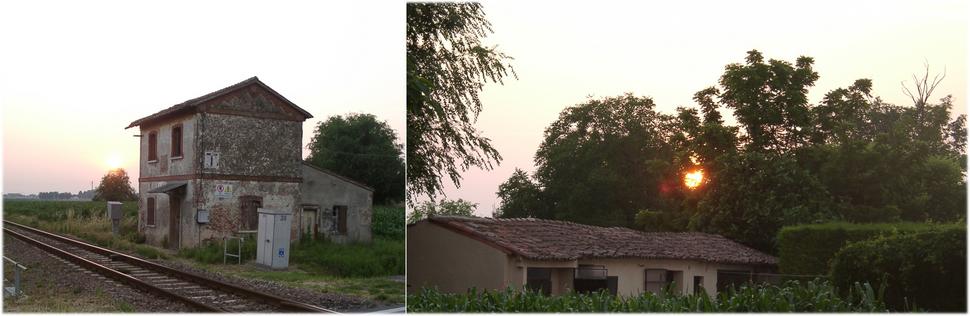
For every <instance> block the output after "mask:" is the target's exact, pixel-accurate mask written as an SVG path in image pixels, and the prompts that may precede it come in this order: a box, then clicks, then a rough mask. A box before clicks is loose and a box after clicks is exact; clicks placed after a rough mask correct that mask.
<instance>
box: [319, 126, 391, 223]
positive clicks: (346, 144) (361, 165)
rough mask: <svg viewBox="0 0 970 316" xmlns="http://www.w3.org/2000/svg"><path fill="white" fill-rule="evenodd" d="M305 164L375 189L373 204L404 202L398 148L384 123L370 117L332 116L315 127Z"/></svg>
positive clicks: (389, 129)
mask: <svg viewBox="0 0 970 316" xmlns="http://www.w3.org/2000/svg"><path fill="white" fill-rule="evenodd" d="M307 149H309V150H310V155H309V156H307V158H306V161H307V162H309V163H310V164H312V165H314V166H318V167H321V168H324V169H328V170H332V171H334V172H336V173H337V174H340V175H343V176H346V177H349V178H352V179H355V180H358V181H361V182H363V183H366V184H367V185H368V186H370V187H373V188H374V201H375V202H377V203H383V204H391V203H394V202H399V201H403V200H404V159H403V158H402V157H401V156H402V153H401V145H400V144H398V143H397V136H395V135H394V130H393V129H391V127H390V126H389V125H387V122H383V121H378V120H377V118H376V117H375V116H374V115H372V114H349V115H347V116H346V117H344V116H340V115H337V116H331V117H330V118H328V119H327V120H326V121H323V122H320V123H319V124H318V125H317V128H316V130H315V131H314V134H313V139H312V140H311V141H310V143H309V144H307Z"/></svg>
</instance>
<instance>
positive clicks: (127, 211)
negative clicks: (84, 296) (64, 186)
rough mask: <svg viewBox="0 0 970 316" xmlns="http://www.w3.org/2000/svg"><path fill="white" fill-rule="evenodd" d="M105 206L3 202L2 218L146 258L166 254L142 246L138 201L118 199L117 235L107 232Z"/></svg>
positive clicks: (84, 203)
mask: <svg viewBox="0 0 970 316" xmlns="http://www.w3.org/2000/svg"><path fill="white" fill-rule="evenodd" d="M106 209H107V203H106V202H102V201H29V200H27V201H25V200H4V201H3V211H4V214H3V216H4V219H6V220H10V221H13V222H16V223H20V224H25V225H28V226H31V227H35V228H39V229H42V230H46V231H49V232H54V233H59V234H67V235H71V236H74V237H77V238H79V239H81V240H84V241H86V242H89V243H92V244H95V245H98V246H101V247H106V248H111V249H115V250H120V251H128V252H134V253H136V254H138V255H141V256H143V257H146V258H167V257H168V256H167V255H166V254H165V253H164V252H161V251H159V250H158V249H155V248H153V247H151V246H147V245H143V243H144V242H145V236H144V235H142V234H140V233H138V202H134V201H131V202H122V206H121V209H122V212H123V217H122V220H121V223H120V225H121V226H120V227H119V231H120V235H119V236H115V235H113V234H112V233H111V221H110V220H108V218H107V213H106Z"/></svg>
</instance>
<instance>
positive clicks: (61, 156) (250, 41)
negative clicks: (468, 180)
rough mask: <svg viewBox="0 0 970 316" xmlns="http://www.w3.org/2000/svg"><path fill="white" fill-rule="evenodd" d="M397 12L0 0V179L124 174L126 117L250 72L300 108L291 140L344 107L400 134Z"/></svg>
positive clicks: (83, 184)
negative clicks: (304, 116) (115, 168)
mask: <svg viewBox="0 0 970 316" xmlns="http://www.w3.org/2000/svg"><path fill="white" fill-rule="evenodd" d="M404 14H405V8H404V4H403V3H400V2H380V3H374V2H358V1H344V2H335V1H333V2H331V1H285V2H273V3H272V5H269V4H268V3H267V2H255V1H164V2H162V1H157V2H145V1H138V2H134V1H83V2H80V1H63V2H61V1H44V0H41V1H3V2H0V47H2V49H0V107H2V112H0V113H2V114H0V115H2V119H0V122H2V123H0V124H2V133H3V135H2V142H3V146H2V147H3V155H2V156H3V164H2V165H3V187H2V191H3V192H4V193H13V192H16V193H37V192H40V191H61V192H65V191H66V192H73V193H77V192H78V191H80V190H88V189H90V188H91V186H92V181H93V185H94V186H97V184H98V182H99V181H100V179H101V177H102V176H103V175H104V174H105V173H106V172H107V170H109V169H110V168H111V167H112V166H111V165H113V164H118V165H120V166H121V167H122V168H124V169H126V170H127V171H128V174H129V175H130V176H131V178H132V180H133V184H134V183H137V178H138V176H137V175H138V155H139V153H138V138H135V137H132V136H133V135H136V134H138V133H139V132H138V130H137V129H136V128H133V129H128V130H125V127H126V126H128V124H129V123H130V122H132V121H134V120H136V119H138V118H141V117H144V116H148V115H150V114H152V113H155V112H157V111H159V110H162V109H164V108H167V107H169V106H172V105H175V104H178V103H181V102H183V101H185V100H188V99H192V98H195V97H198V96H202V95H204V94H207V93H209V92H212V91H215V90H218V89H221V88H223V87H226V86H229V85H232V84H235V83H237V82H240V81H243V80H245V79H248V78H250V77H252V76H258V77H259V79H260V80H261V81H263V82H264V83H266V84H267V85H269V86H270V87H272V88H273V89H275V90H276V91H277V92H279V93H280V94H282V95H283V96H285V97H286V98H287V99H289V100H291V101H293V102H294V103H296V104H297V105H299V106H300V107H302V108H304V109H306V110H307V111H308V112H310V113H311V114H313V116H314V117H313V118H312V119H309V120H307V121H305V122H304V123H303V144H304V146H306V144H307V143H308V142H309V141H310V139H311V137H312V135H313V130H314V127H315V126H316V125H317V123H318V122H321V121H323V120H326V118H328V117H330V116H332V115H343V114H347V113H352V112H353V113H370V114H374V115H376V116H377V118H378V119H379V120H383V121H386V122H387V123H388V124H389V125H390V126H391V127H392V128H393V129H394V130H395V131H396V132H397V134H398V138H399V142H402V143H403V141H404V137H403V136H404V130H405V117H404V115H405V109H404V98H405V90H404V85H405V83H404V71H405V65H404V54H405V48H404V18H405V16H404ZM303 151H304V152H303V154H304V157H305V156H306V154H307V150H306V149H305V148H304V150H303ZM136 187H137V186H136Z"/></svg>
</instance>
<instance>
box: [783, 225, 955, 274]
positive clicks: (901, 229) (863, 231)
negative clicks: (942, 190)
mask: <svg viewBox="0 0 970 316" xmlns="http://www.w3.org/2000/svg"><path fill="white" fill-rule="evenodd" d="M960 226H961V224H950V225H940V224H924V223H912V222H897V223H878V224H875V223H870V224H853V223H846V222H831V223H824V224H810V225H796V226H787V227H784V228H782V229H781V231H780V232H778V256H779V263H778V266H779V268H780V270H781V272H782V273H787V274H814V275H822V274H827V273H828V271H829V267H831V260H832V259H833V258H834V257H835V254H836V253H837V252H838V251H839V250H840V249H842V248H843V247H845V246H846V245H848V244H851V243H854V242H859V241H865V240H870V239H873V238H876V237H879V236H890V235H896V234H906V233H913V232H920V231H926V230H931V229H936V228H940V227H960Z"/></svg>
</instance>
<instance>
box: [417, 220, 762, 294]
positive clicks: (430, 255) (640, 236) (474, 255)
mask: <svg viewBox="0 0 970 316" xmlns="http://www.w3.org/2000/svg"><path fill="white" fill-rule="evenodd" d="M407 236H408V238H407V251H408V256H407V276H408V277H407V282H408V284H407V286H408V291H417V290H420V289H421V288H424V287H431V288H437V289H438V290H439V291H442V292H450V293H464V292H466V291H467V290H468V289H470V288H473V287H474V288H477V289H493V290H499V289H505V288H506V287H513V288H521V287H523V286H525V287H527V288H529V289H534V290H539V291H541V292H544V293H546V294H552V295H556V294H562V293H566V292H568V291H576V292H586V291H598V290H600V289H608V290H609V291H610V292H612V293H614V294H620V295H624V296H630V295H638V294H640V293H644V292H646V291H650V292H655V293H656V292H659V291H660V290H661V289H662V288H663V287H665V286H672V287H673V289H674V291H676V292H679V293H683V294H687V293H696V292H700V291H701V289H703V290H705V291H706V292H707V293H708V294H709V295H716V294H717V291H718V289H719V288H723V287H724V286H727V285H729V284H731V283H734V282H740V281H743V280H748V278H750V277H751V275H752V274H753V273H759V272H767V271H772V270H773V268H774V266H775V265H776V264H777V262H778V260H777V258H775V257H772V256H770V255H767V254H764V253H762V252H760V251H757V250H754V249H751V248H749V247H746V246H744V245H741V244H739V243H737V242H734V241H731V240H729V239H727V238H724V237H722V236H719V235H714V234H707V233H698V232H685V233H672V232H660V233H649V232H641V231H636V230H633V229H629V228H621V227H597V226H589V225H582V224H577V223H572V222H565V221H554V220H543V219H532V218H527V219H493V218H470V217H452V216H441V217H431V218H429V219H425V220H422V221H419V222H417V223H414V224H411V225H408V229H407Z"/></svg>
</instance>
